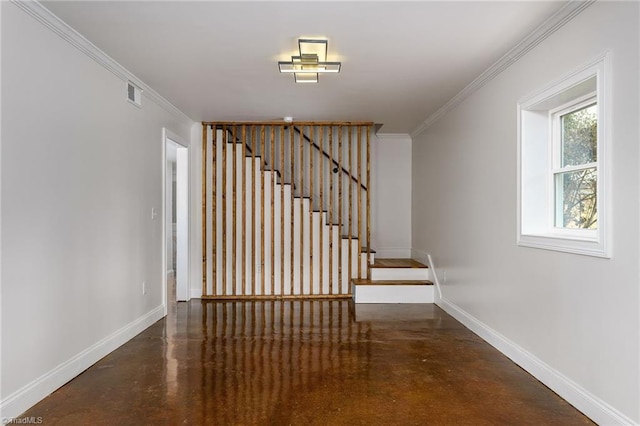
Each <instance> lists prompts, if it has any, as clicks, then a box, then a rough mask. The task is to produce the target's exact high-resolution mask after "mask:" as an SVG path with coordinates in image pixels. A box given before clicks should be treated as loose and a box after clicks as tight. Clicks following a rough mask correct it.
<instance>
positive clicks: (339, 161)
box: [337, 126, 344, 294]
mask: <svg viewBox="0 0 640 426" xmlns="http://www.w3.org/2000/svg"><path fill="white" fill-rule="evenodd" d="M337 167H338V173H337V175H338V244H339V245H338V259H339V260H338V283H339V284H338V293H340V294H341V293H342V285H343V284H342V216H343V214H344V212H343V209H342V180H343V177H344V176H343V175H342V168H343V167H342V126H338V166H337Z"/></svg>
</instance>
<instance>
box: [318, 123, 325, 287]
mask: <svg viewBox="0 0 640 426" xmlns="http://www.w3.org/2000/svg"><path fill="white" fill-rule="evenodd" d="M318 144H319V146H320V153H319V154H318V158H319V159H320V172H319V177H320V188H319V195H320V209H319V210H320V230H319V235H318V236H319V238H320V242H319V244H320V251H319V255H320V262H319V264H320V269H319V271H318V275H319V280H320V292H319V293H320V294H323V292H324V277H323V270H324V259H323V252H324V235H323V231H324V229H323V228H324V221H323V217H322V216H323V213H322V212H323V211H324V195H323V194H322V191H323V187H324V154H323V153H324V146H323V145H324V126H319V127H318Z"/></svg>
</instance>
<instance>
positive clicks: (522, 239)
mask: <svg viewBox="0 0 640 426" xmlns="http://www.w3.org/2000/svg"><path fill="white" fill-rule="evenodd" d="M518 245H519V246H521V247H532V248H537V249H542V250H553V251H561V252H565V253H572V254H580V255H584V256H593V257H602V258H606V259H610V258H611V253H610V252H609V251H610V250H609V249H608V247H607V245H605V244H604V243H603V242H602V241H599V240H598V239H596V238H583V237H579V238H570V237H567V236H564V235H562V236H560V235H555V234H537V235H525V234H523V235H520V236H519V238H518Z"/></svg>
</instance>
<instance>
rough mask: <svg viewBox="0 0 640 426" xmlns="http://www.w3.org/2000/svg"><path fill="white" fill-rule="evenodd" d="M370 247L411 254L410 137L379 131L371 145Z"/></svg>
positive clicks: (382, 254)
mask: <svg viewBox="0 0 640 426" xmlns="http://www.w3.org/2000/svg"><path fill="white" fill-rule="evenodd" d="M371 151H372V152H371V156H372V160H371V170H372V173H371V178H372V189H373V192H372V204H371V208H372V212H371V222H372V230H371V239H372V248H373V249H374V250H376V252H377V253H376V256H378V257H411V137H410V136H409V135H407V134H383V133H378V135H377V138H376V137H373V138H372V145H371Z"/></svg>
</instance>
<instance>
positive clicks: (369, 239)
mask: <svg viewBox="0 0 640 426" xmlns="http://www.w3.org/2000/svg"><path fill="white" fill-rule="evenodd" d="M370 131H371V126H367V279H371V268H370V267H369V266H370V260H369V259H370V258H371V153H370V151H371V149H370V148H371V147H370V145H371V143H370V140H369V134H370Z"/></svg>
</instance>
